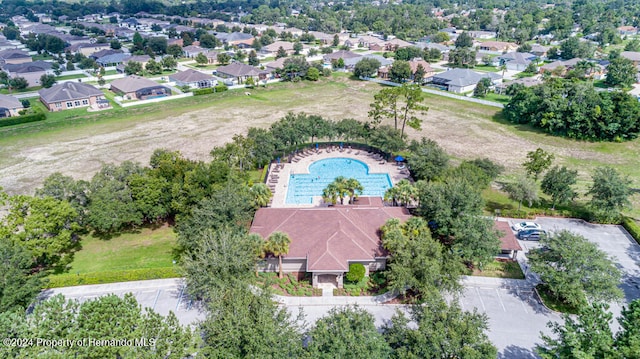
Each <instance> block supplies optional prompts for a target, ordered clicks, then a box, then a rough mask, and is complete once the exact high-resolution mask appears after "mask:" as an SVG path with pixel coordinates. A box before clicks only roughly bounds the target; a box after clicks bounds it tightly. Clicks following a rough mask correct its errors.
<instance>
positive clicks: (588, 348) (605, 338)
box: [536, 303, 616, 359]
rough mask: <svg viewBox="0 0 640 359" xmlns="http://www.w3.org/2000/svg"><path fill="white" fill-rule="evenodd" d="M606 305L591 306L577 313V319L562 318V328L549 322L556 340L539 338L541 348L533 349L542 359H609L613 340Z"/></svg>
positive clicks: (612, 348)
mask: <svg viewBox="0 0 640 359" xmlns="http://www.w3.org/2000/svg"><path fill="white" fill-rule="evenodd" d="M608 308H609V306H608V305H606V304H602V303H593V304H591V305H589V306H585V307H584V308H582V309H581V310H580V313H579V314H578V316H577V319H574V318H573V316H569V315H563V321H564V324H560V323H555V322H549V323H547V326H548V327H549V328H551V331H552V332H553V333H554V334H555V336H556V337H557V339H556V338H552V337H550V336H548V335H544V334H543V335H542V341H543V342H544V344H542V345H538V346H537V347H536V352H537V353H538V355H540V357H542V358H543V359H552V358H553V359H569V358H613V357H616V356H615V355H614V354H615V351H614V339H613V334H612V333H611V328H610V323H611V317H612V316H611V313H609V312H607V309H608Z"/></svg>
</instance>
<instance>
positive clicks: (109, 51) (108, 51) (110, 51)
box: [89, 49, 122, 60]
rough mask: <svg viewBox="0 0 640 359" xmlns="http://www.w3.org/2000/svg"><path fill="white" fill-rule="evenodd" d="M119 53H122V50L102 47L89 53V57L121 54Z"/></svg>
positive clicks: (97, 57)
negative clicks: (102, 48)
mask: <svg viewBox="0 0 640 359" xmlns="http://www.w3.org/2000/svg"><path fill="white" fill-rule="evenodd" d="M121 53H122V50H113V49H104V50H100V51H96V52H94V53H93V54H91V55H89V57H91V58H93V59H96V60H97V59H99V58H101V57H103V56H107V55H113V54H121Z"/></svg>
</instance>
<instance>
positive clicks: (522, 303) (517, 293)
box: [516, 288, 529, 314]
mask: <svg viewBox="0 0 640 359" xmlns="http://www.w3.org/2000/svg"><path fill="white" fill-rule="evenodd" d="M516 295H517V296H518V298H519V299H520V300H519V301H518V302H520V305H521V306H522V309H524V312H525V313H526V314H529V311H528V310H527V307H525V306H524V300H523V298H522V296H521V295H520V292H519V291H518V289H517V288H516Z"/></svg>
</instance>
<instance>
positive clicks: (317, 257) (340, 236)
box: [250, 198, 410, 288]
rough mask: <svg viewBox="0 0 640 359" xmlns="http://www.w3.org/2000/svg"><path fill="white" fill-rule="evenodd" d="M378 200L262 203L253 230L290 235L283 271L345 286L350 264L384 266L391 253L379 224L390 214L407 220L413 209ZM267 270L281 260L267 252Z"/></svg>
mask: <svg viewBox="0 0 640 359" xmlns="http://www.w3.org/2000/svg"><path fill="white" fill-rule="evenodd" d="M376 202H378V203H376V204H372V205H362V206H344V207H343V206H336V207H323V208H260V209H259V210H258V211H257V212H256V214H255V216H254V219H253V223H252V225H251V229H250V231H251V232H252V233H258V234H260V235H261V236H262V237H263V238H268V237H269V235H271V234H272V233H273V232H275V231H280V232H284V233H286V234H287V235H288V236H289V238H290V239H291V244H290V245H289V251H288V252H287V254H285V255H283V256H282V269H283V271H284V272H289V273H291V272H307V273H311V274H312V284H313V286H314V287H318V285H319V284H322V283H331V284H333V285H334V286H335V287H338V288H342V287H343V281H344V275H345V273H346V272H348V271H349V264H351V263H361V264H363V265H364V267H365V271H366V272H365V275H369V273H370V272H372V271H377V270H384V269H385V268H386V261H387V256H388V253H387V252H386V251H385V250H384V248H383V247H382V243H381V240H380V227H381V226H383V225H384V224H385V223H386V221H387V220H388V219H391V218H398V219H400V220H401V221H406V220H407V219H408V218H409V217H410V215H409V212H408V211H407V210H406V208H403V207H385V206H382V203H381V202H382V201H381V200H380V199H379V198H378V199H377V201H376ZM261 269H262V270H263V271H277V270H278V260H277V259H275V258H268V259H267V260H266V261H265V264H264V265H263V267H262V268H261Z"/></svg>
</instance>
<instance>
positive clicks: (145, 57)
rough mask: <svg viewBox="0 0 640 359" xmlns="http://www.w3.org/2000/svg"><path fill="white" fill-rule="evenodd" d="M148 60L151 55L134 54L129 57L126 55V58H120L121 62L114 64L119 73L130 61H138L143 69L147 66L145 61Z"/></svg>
mask: <svg viewBox="0 0 640 359" xmlns="http://www.w3.org/2000/svg"><path fill="white" fill-rule="evenodd" d="M149 60H151V56H149V55H134V56H130V57H127V58H126V59H124V60H122V63H120V64H119V65H117V66H116V71H118V72H120V73H124V69H125V67H127V64H128V63H130V62H138V63H140V65H142V68H143V69H144V68H145V67H146V66H147V63H148V62H149Z"/></svg>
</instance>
